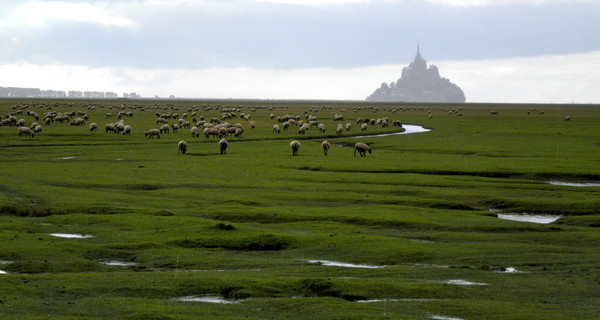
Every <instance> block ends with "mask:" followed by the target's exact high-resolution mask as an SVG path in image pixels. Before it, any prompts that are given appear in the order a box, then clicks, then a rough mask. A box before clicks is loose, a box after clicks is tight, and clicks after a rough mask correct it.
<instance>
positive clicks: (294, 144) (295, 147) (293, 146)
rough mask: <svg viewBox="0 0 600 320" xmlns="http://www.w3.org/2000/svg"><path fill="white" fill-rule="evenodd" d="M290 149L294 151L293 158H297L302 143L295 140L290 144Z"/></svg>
mask: <svg viewBox="0 0 600 320" xmlns="http://www.w3.org/2000/svg"><path fill="white" fill-rule="evenodd" d="M290 148H291V149H292V156H297V155H298V150H300V141H298V140H294V141H292V142H290Z"/></svg>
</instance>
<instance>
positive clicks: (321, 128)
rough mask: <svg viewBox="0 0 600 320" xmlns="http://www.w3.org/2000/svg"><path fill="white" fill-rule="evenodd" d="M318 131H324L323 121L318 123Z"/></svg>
mask: <svg viewBox="0 0 600 320" xmlns="http://www.w3.org/2000/svg"><path fill="white" fill-rule="evenodd" d="M319 132H320V133H323V132H325V124H324V123H319Z"/></svg>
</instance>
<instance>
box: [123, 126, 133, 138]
mask: <svg viewBox="0 0 600 320" xmlns="http://www.w3.org/2000/svg"><path fill="white" fill-rule="evenodd" d="M131 129H132V128H131V126H130V125H126V126H125V127H124V128H123V135H124V136H126V135H131Z"/></svg>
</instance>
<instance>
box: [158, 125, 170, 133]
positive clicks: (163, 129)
mask: <svg viewBox="0 0 600 320" xmlns="http://www.w3.org/2000/svg"><path fill="white" fill-rule="evenodd" d="M169 129H171V126H169V125H168V124H163V125H162V126H160V129H159V130H160V133H167V134H168V133H169Z"/></svg>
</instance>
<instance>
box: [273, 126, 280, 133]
mask: <svg viewBox="0 0 600 320" xmlns="http://www.w3.org/2000/svg"><path fill="white" fill-rule="evenodd" d="M273 132H275V133H280V132H281V129H279V125H276V124H274V125H273Z"/></svg>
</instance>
